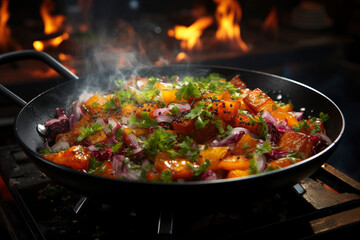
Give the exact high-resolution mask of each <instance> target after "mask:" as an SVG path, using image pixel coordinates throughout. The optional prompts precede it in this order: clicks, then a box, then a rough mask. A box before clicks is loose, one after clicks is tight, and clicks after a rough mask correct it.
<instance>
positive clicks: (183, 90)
mask: <svg viewBox="0 0 360 240" xmlns="http://www.w3.org/2000/svg"><path fill="white" fill-rule="evenodd" d="M184 82H185V83H184V84H183V85H182V86H181V87H180V89H179V90H178V91H177V92H176V93H175V96H176V99H177V100H181V99H185V100H188V99H189V98H190V97H192V98H198V97H201V93H200V90H199V89H198V88H197V86H196V85H194V83H193V79H192V78H184Z"/></svg>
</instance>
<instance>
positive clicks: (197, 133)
mask: <svg viewBox="0 0 360 240" xmlns="http://www.w3.org/2000/svg"><path fill="white" fill-rule="evenodd" d="M218 132H219V130H218V128H217V127H216V125H215V124H214V123H212V122H211V121H210V122H209V123H208V124H206V126H205V127H204V128H200V129H196V128H195V129H194V130H193V132H192V136H193V137H194V140H195V141H196V142H197V143H200V144H204V143H206V142H207V141H209V140H211V139H212V138H214V137H216V135H217V134H218Z"/></svg>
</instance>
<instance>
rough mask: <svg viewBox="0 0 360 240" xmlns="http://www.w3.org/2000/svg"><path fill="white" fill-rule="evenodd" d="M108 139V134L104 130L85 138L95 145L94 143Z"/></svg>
mask: <svg viewBox="0 0 360 240" xmlns="http://www.w3.org/2000/svg"><path fill="white" fill-rule="evenodd" d="M106 139H107V136H106V134H105V133H104V131H103V130H99V131H97V132H95V133H93V134H91V135H90V136H87V137H86V138H85V140H86V141H87V142H88V143H89V144H91V145H94V144H97V143H100V142H105V141H106Z"/></svg>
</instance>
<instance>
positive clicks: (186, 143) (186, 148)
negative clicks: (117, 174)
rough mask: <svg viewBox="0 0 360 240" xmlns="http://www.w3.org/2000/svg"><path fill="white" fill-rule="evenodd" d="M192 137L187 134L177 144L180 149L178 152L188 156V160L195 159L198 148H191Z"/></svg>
mask: <svg viewBox="0 0 360 240" xmlns="http://www.w3.org/2000/svg"><path fill="white" fill-rule="evenodd" d="M193 143H194V139H192V138H191V137H189V136H186V137H184V139H183V141H182V142H181V143H180V144H179V147H180V149H179V150H178V153H179V154H180V155H181V156H183V157H186V158H188V159H189V160H190V161H196V158H197V156H198V155H199V152H200V150H199V149H198V148H193V147H192V146H193Z"/></svg>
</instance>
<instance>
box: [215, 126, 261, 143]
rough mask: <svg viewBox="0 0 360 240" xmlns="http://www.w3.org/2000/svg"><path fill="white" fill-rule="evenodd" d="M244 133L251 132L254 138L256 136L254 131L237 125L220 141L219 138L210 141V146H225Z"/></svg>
mask: <svg viewBox="0 0 360 240" xmlns="http://www.w3.org/2000/svg"><path fill="white" fill-rule="evenodd" d="M244 133H247V134H249V135H250V136H251V137H252V138H256V135H255V134H253V133H252V132H250V131H249V130H248V129H246V128H242V127H236V128H233V129H232V130H231V132H230V134H229V136H227V137H226V138H224V139H222V140H220V141H219V140H217V139H215V140H214V141H212V142H211V143H210V147H220V146H225V145H228V144H230V143H233V142H235V141H237V140H239V136H240V135H241V134H244Z"/></svg>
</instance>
